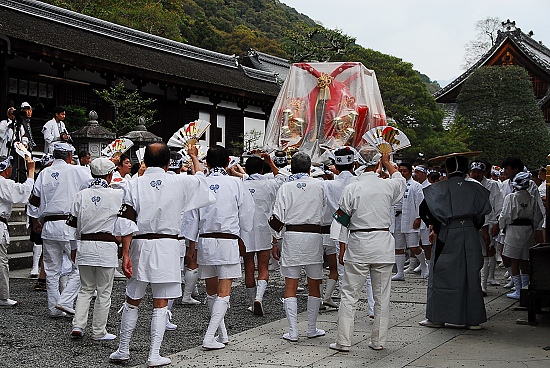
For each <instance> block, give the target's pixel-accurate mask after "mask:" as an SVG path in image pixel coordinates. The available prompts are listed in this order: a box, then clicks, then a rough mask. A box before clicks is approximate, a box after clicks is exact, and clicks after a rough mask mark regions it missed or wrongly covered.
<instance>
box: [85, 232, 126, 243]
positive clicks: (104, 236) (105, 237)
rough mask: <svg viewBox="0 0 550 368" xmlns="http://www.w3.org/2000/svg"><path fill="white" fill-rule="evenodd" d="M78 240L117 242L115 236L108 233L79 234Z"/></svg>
mask: <svg viewBox="0 0 550 368" xmlns="http://www.w3.org/2000/svg"><path fill="white" fill-rule="evenodd" d="M80 240H93V241H104V242H109V243H117V244H118V241H117V240H116V237H115V236H114V235H113V234H109V233H95V234H81V235H80Z"/></svg>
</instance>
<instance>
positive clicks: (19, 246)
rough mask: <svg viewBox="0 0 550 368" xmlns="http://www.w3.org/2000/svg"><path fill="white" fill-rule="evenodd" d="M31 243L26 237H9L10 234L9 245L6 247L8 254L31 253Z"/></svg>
mask: <svg viewBox="0 0 550 368" xmlns="http://www.w3.org/2000/svg"><path fill="white" fill-rule="evenodd" d="M32 246H33V243H32V242H31V241H30V240H29V236H28V235H22V236H11V234H10V245H9V246H8V254H16V253H24V252H31V253H32Z"/></svg>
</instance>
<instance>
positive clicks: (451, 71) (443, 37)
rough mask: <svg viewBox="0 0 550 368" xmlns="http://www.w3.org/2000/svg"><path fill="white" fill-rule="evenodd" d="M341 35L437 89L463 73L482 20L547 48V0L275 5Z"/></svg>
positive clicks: (343, 0) (294, 1)
mask: <svg viewBox="0 0 550 368" xmlns="http://www.w3.org/2000/svg"><path fill="white" fill-rule="evenodd" d="M280 1H281V2H282V3H285V4H286V5H288V6H290V7H292V8H294V9H296V10H297V11H298V12H300V13H303V14H305V15H307V16H308V17H310V18H312V19H313V20H316V21H320V22H321V23H322V24H323V25H324V26H325V27H327V28H330V29H336V28H338V29H341V30H342V31H343V32H344V33H345V34H347V35H349V36H352V37H355V38H356V39H357V41H356V42H357V43H358V44H359V45H361V46H363V47H366V48H371V49H374V50H376V51H380V52H383V53H384V54H389V55H393V56H397V57H399V58H401V59H403V60H404V61H407V62H410V63H412V64H413V67H414V69H416V70H418V71H419V72H421V73H423V74H426V75H427V76H428V77H430V79H432V80H437V81H438V82H439V83H440V84H441V85H442V86H444V85H446V84H447V83H449V82H451V81H452V80H454V79H455V78H456V77H458V76H459V75H460V74H462V72H463V71H464V70H463V69H462V68H461V65H462V64H463V61H464V45H465V44H466V43H468V42H469V41H470V40H473V39H475V36H476V31H475V23H476V22H477V21H478V20H481V19H484V18H486V17H498V18H500V19H501V20H503V21H504V20H506V19H510V20H514V21H516V26H517V27H519V28H521V30H522V31H523V32H525V33H528V32H529V31H531V30H532V31H533V32H534V33H535V34H534V36H533V38H534V39H535V40H537V41H542V42H543V43H544V45H546V46H547V47H550V0H378V1H373V0H280Z"/></svg>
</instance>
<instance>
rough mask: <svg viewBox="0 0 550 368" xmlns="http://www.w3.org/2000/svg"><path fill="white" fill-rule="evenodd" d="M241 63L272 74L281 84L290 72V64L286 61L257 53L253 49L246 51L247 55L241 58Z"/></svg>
mask: <svg viewBox="0 0 550 368" xmlns="http://www.w3.org/2000/svg"><path fill="white" fill-rule="evenodd" d="M242 63H243V64H245V65H247V66H249V67H252V68H255V69H259V70H263V71H265V72H269V73H273V72H274V73H275V74H276V75H277V77H278V79H279V81H280V82H281V83H282V82H284V80H285V79H286V76H287V75H288V72H289V71H290V62H289V61H288V60H286V59H283V58H280V57H277V56H273V55H269V54H266V53H263V52H259V51H256V50H254V49H250V50H249V51H248V53H247V55H246V56H245V57H244V58H243V61H242Z"/></svg>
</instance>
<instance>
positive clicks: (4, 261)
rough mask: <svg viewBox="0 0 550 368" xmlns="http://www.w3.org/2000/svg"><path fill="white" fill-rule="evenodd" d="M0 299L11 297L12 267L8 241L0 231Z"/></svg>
mask: <svg viewBox="0 0 550 368" xmlns="http://www.w3.org/2000/svg"><path fill="white" fill-rule="evenodd" d="M0 236H1V237H2V238H1V239H0V299H9V297H10V274H9V271H10V267H9V259H8V242H7V241H6V238H5V237H4V236H3V235H2V234H1V233H0Z"/></svg>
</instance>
